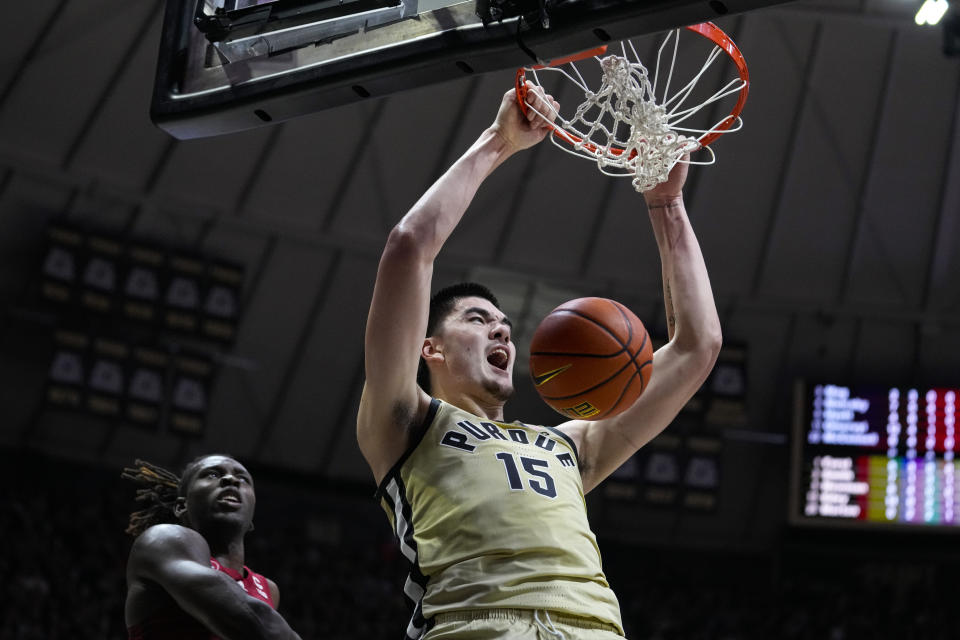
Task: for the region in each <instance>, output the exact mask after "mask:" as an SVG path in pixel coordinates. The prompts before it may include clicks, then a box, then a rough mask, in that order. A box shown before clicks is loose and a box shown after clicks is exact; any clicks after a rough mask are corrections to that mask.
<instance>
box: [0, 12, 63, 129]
mask: <svg viewBox="0 0 960 640" xmlns="http://www.w3.org/2000/svg"><path fill="white" fill-rule="evenodd" d="M68 2H69V0H60V2H58V3H57V4H56V6H54V8H53V10H52V11H51V12H50V15H48V16H47V19H46V20H45V21H44V23H43V26H42V27H40V28H39V29H38V30H37V37H36V38H34V39H33V42H32V43H30V46H29V47H27V49H26V52H25V53H24V54H23V57H22V58H20V60H19V61H18V62H16V63H14V64H12V65H11V67H10V68H12V69H15V71H14V72H13V74H11V76H10V79H9V80H7V84H6V85H4V87H3V91H2V92H0V110H2V109H3V107H4V106H5V105H6V103H7V99H8V98H9V97H10V96H11V94H12V93H13V90H14V89H15V88H16V86H17V85H18V84H20V80H21V78H23V74H24V73H25V72H26V71H27V70H28V69H29V68H30V63H31V62H33V59H34V58H36V57H37V52H38V51H40V46H41V45H42V44H43V43H44V42H45V41H46V39H47V36H48V35H49V34H50V32H51V31H53V27H54V25H55V24H56V23H57V20H58V19H59V18H60V15H61V14H62V13H63V10H64V9H65V8H66V6H67V3H68ZM13 13H15V10H12V9H11V10H10V11H9V14H8V16H7V17H8V18H9V19H11V20H12V19H13V18H12V14H13Z"/></svg>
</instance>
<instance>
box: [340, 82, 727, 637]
mask: <svg viewBox="0 0 960 640" xmlns="http://www.w3.org/2000/svg"><path fill="white" fill-rule="evenodd" d="M528 86H530V85H528ZM530 88H531V91H532V90H533V87H532V86H530ZM544 100H550V101H551V102H553V104H554V105H555V106H556V102H555V101H553V98H552V97H549V96H543V95H542V94H541V95H537V94H534V93H531V97H529V98H528V102H530V103H531V104H532V106H533V107H534V108H535V109H536V110H537V111H540V112H541V113H548V111H547V109H546V108H545V104H544V103H543V101H544ZM529 113H530V117H527V116H524V115H523V114H522V112H521V111H520V109H519V107H518V105H517V102H516V98H515V94H514V91H513V90H511V91H509V92H508V93H507V94H506V95H504V97H503V101H502V102H501V104H500V109H499V112H498V113H497V116H496V119H495V121H494V123H493V124H492V125H491V126H490V127H489V128H488V129H486V130H485V131H484V132H483V133H482V134H481V135H480V137H479V139H478V140H477V141H476V142H475V143H474V145H473V146H472V147H471V148H470V149H469V150H468V151H467V152H466V153H465V154H464V155H463V156H462V157H461V158H460V159H459V160H457V162H455V163H454V165H453V166H452V167H451V168H450V169H449V170H448V171H447V172H446V173H445V174H444V175H443V176H441V177H440V179H439V180H437V182H436V183H435V184H434V185H433V186H432V187H431V188H430V189H429V190H428V191H427V192H426V194H425V195H424V196H423V197H422V198H420V200H419V201H418V202H417V203H416V204H415V205H414V206H413V208H412V209H411V210H410V211H409V212H408V213H407V214H406V216H404V217H403V219H402V220H400V222H399V223H398V224H397V225H396V227H394V229H393V230H392V231H391V233H390V236H389V238H388V239H387V243H386V247H385V248H384V251H383V255H382V257H381V260H380V267H379V271H378V272H377V280H376V285H375V287H374V292H373V300H372V302H371V305H370V312H369V317H368V320H367V328H366V350H365V353H366V356H365V357H366V385H365V387H364V391H363V396H362V398H361V401H360V409H359V415H358V417H357V437H358V440H359V443H360V449H361V451H362V452H363V455H364V457H365V458H366V460H367V462H368V463H369V465H370V468H371V470H372V471H373V475H374V477H375V479H376V481H377V483H378V485H379V489H378V495H379V497H380V499H381V502H382V505H383V507H384V508H385V510H386V511H387V514H388V517H389V518H390V520H391V524H392V525H393V526H394V529H395V533H396V534H397V536H398V538H399V542H400V547H401V550H402V552H403V553H404V554H405V556H406V557H407V559H408V560H409V561H410V563H411V565H412V569H411V573H410V577H409V579H408V580H407V582H406V585H405V586H404V591H405V593H406V594H407V596H409V597H410V598H411V599H412V600H413V601H414V605H415V608H414V613H413V617H412V619H411V621H410V623H409V625H408V627H407V630H406V632H407V636H408V637H410V638H419V637H425V638H427V639H429V640H439V639H441V638H468V639H473V640H483V639H487V638H489V639H493V638H511V639H513V640H525V639H530V640H532V639H534V638H543V639H545V638H570V639H572V638H577V639H583V638H587V639H597V640H600V639H604V638H606V639H613V638H617V637H620V636H622V635H623V627H622V624H621V620H620V608H619V604H618V602H617V599H616V597H615V596H614V594H613V592H612V591H611V589H610V587H609V586H608V584H607V581H606V578H605V577H604V574H603V570H602V568H601V566H600V553H599V551H598V549H597V545H596V539H595V537H594V535H593V533H592V532H591V530H590V527H589V525H588V523H587V517H586V508H585V502H584V494H585V493H587V492H588V491H590V490H591V489H593V488H594V487H596V486H597V485H598V484H599V483H600V482H601V481H602V480H603V479H604V478H606V477H607V476H608V475H610V473H611V472H612V471H614V470H615V469H616V468H617V467H618V466H620V465H621V464H622V463H623V462H624V461H626V460H627V459H628V458H629V457H630V456H632V455H633V454H634V452H636V451H637V449H639V448H640V447H641V446H642V445H644V444H645V443H647V442H648V441H649V440H650V439H651V438H653V437H654V436H655V435H657V434H658V433H660V431H661V430H663V429H664V428H665V427H666V426H667V425H668V424H669V423H670V422H671V421H672V420H673V418H674V417H675V416H676V415H677V413H678V412H679V411H680V409H681V408H682V407H683V406H684V404H685V403H686V402H687V400H689V399H690V397H691V396H692V395H693V393H694V392H695V391H696V390H697V388H698V387H699V386H700V385H701V384H702V383H703V381H704V380H705V379H706V377H707V375H708V373H709V372H710V370H711V368H712V367H713V363H714V361H715V359H716V356H717V353H718V351H719V349H720V342H721V337H720V323H719V319H718V318H717V312H716V307H715V305H714V302H713V294H712V292H711V290H710V283H709V279H708V277H707V271H706V267H705V266H704V262H703V257H702V255H701V253H700V248H699V245H698V244H697V241H696V238H695V237H694V234H693V230H692V228H691V227H690V222H689V220H688V219H687V214H686V211H685V209H684V204H683V199H682V194H681V189H682V187H683V183H684V181H685V179H686V165H685V164H678V165H677V166H676V167H675V168H674V169H673V171H672V173H671V174H670V179H669V180H668V181H667V182H666V183H663V184H661V185H659V186H658V187H656V188H655V189H653V190H651V191H648V192H647V193H645V194H644V198H645V200H646V203H647V209H648V210H649V216H650V220H651V223H652V225H653V232H654V235H655V236H656V240H657V244H658V246H659V250H660V256H661V261H662V270H663V282H664V300H665V306H666V314H667V318H668V328H669V338H670V340H669V342H668V343H667V344H665V345H664V346H663V347H662V348H661V349H659V350H658V351H657V352H656V354H655V356H654V358H655V362H654V369H653V371H654V373H653V376H652V378H651V380H650V383H649V386H648V387H647V389H646V390H645V391H644V393H643V395H641V396H640V398H639V399H638V400H637V401H636V402H635V403H634V404H633V406H631V407H630V408H629V409H627V410H626V411H625V412H623V413H621V414H619V415H617V416H615V417H613V418H609V419H606V420H598V421H594V422H583V421H577V420H574V421H571V422H566V423H564V424H562V425H560V426H558V427H556V428H549V427H534V426H530V425H526V424H523V423H520V422H514V423H509V424H507V423H504V422H503V405H504V403H505V401H506V400H507V398H509V397H510V395H511V393H512V391H513V382H512V369H513V364H514V359H515V355H516V351H515V347H514V344H513V342H512V341H511V339H510V321H509V320H508V319H507V318H506V317H505V316H504V314H503V312H502V311H501V310H500V309H499V305H498V304H497V301H496V299H495V298H494V297H493V295H492V294H490V292H489V291H487V290H486V289H485V288H483V287H480V286H479V285H472V284H465V285H456V286H454V287H453V288H449V289H446V290H441V291H440V292H439V293H438V294H437V295H436V296H434V298H433V299H432V300H431V299H430V290H431V276H432V273H433V261H434V259H435V258H436V256H437V254H438V253H439V252H440V249H441V247H442V246H443V244H444V242H445V241H446V240H447V237H448V236H449V235H450V234H451V232H452V231H453V229H454V227H456V225H457V223H459V221H460V219H461V217H462V216H463V214H464V212H465V211H466V209H467V206H468V205H469V204H470V202H471V200H472V199H473V196H474V194H475V193H476V191H477V189H478V188H479V186H480V184H481V183H482V182H483V181H484V179H485V178H486V177H487V176H488V175H490V173H491V172H492V171H493V170H494V169H495V168H496V167H497V166H499V165H500V164H501V163H502V162H503V161H504V160H506V159H507V158H508V157H510V156H511V155H512V154H514V153H516V152H517V151H520V150H522V149H526V148H528V147H531V146H533V145H534V144H537V143H538V142H540V141H541V140H543V138H544V137H545V135H546V134H547V131H548V124H547V123H546V122H545V121H544V120H542V119H541V118H540V117H539V116H536V115H535V114H534V112H533V110H531V111H530V112H529ZM424 336H426V338H424ZM421 361H422V362H421ZM418 365H421V366H422V367H423V368H424V369H423V370H422V371H421V373H422V375H420V376H419V379H418V375H417V372H418Z"/></svg>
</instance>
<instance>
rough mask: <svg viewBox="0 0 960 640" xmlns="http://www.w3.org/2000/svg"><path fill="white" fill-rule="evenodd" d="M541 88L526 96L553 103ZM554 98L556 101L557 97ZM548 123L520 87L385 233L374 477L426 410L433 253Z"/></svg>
mask: <svg viewBox="0 0 960 640" xmlns="http://www.w3.org/2000/svg"><path fill="white" fill-rule="evenodd" d="M542 100H544V98H541V97H540V96H539V95H538V94H536V93H533V92H531V94H530V98H529V99H528V101H530V102H531V103H536V106H538V107H539V109H538V110H539V111H540V112H541V113H547V112H548V109H547V108H546V107H545V105H544V103H543V102H542ZM554 104H555V103H554ZM547 131H548V125H547V123H546V122H545V121H544V120H543V119H542V118H540V117H539V116H537V115H536V114H535V113H534V111H533V110H531V111H529V117H528V116H525V115H524V114H523V113H522V112H521V110H520V108H519V106H518V104H517V102H516V95H515V90H510V91H508V92H507V93H506V94H505V95H504V96H503V100H502V101H501V103H500V108H499V111H498V113H497V117H496V120H495V122H494V123H493V125H491V126H490V127H489V128H488V129H486V130H485V131H484V132H483V133H482V134H481V135H480V137H479V138H478V139H477V141H476V142H475V143H474V144H473V146H471V147H470V149H468V150H467V152H466V153H464V154H463V156H461V157H460V159H458V160H457V161H456V162H455V163H454V164H453V166H451V167H450V168H449V169H448V170H447V172H446V173H444V174H443V176H441V177H440V179H438V180H437V181H436V182H435V183H434V184H433V186H431V187H430V189H428V190H427V192H426V193H425V194H424V195H423V197H421V198H420V199H419V200H418V201H417V203H416V204H414V206H413V208H412V209H410V211H409V212H408V213H407V214H406V215H405V216H404V217H403V218H402V219H401V220H400V222H399V223H397V225H396V226H395V227H394V228H393V230H392V231H391V232H390V235H389V237H388V238H387V243H386V246H385V247H384V250H383V255H382V256H381V258H380V266H379V268H378V271H377V280H376V284H375V285H374V290H373V299H372V301H371V303H370V311H369V314H368V316H367V328H366V336H365V344H364V346H365V351H364V359H365V371H366V383H365V385H364V390H363V395H362V397H361V400H360V410H359V413H358V416H357V439H358V441H359V443H360V450H361V451H362V452H363V455H364V457H365V458H366V460H367V462H368V463H369V465H370V468H371V470H372V471H373V475H374V477H375V479H376V480H377V482H380V480H381V479H382V478H383V477H384V476H385V475H386V473H387V472H388V471H389V470H390V467H392V466H393V464H394V463H395V462H396V461H397V459H399V457H400V456H401V455H402V453H403V451H404V450H405V449H406V446H407V433H408V429H409V428H410V427H411V426H412V425H415V424H418V423H419V421H420V420H421V419H422V418H423V416H424V415H425V413H426V411H427V408H428V407H429V397H428V396H427V394H426V393H425V392H424V391H423V390H421V389H420V388H419V387H418V386H417V381H416V375H417V365H418V363H419V359H420V350H421V348H422V346H423V342H424V334H425V332H426V328H427V314H428V306H429V300H430V285H431V277H432V275H433V261H434V259H435V258H436V256H437V254H438V253H439V252H440V249H441V248H442V247H443V244H444V242H446V240H447V238H448V237H449V236H450V234H451V233H452V232H453V230H454V228H455V227H456V226H457V223H459V222H460V219H461V217H463V214H464V212H465V211H466V209H467V207H468V206H469V204H470V202H471V201H472V200H473V197H474V195H475V194H476V192H477V189H478V188H479V187H480V184H481V183H482V182H483V181H484V179H486V177H487V176H488V175H490V173H491V172H492V171H493V170H494V169H495V168H496V167H498V166H499V165H500V164H501V163H502V162H503V161H504V160H506V159H507V158H508V157H510V156H511V155H512V154H513V153H515V152H517V151H519V150H521V149H525V148H527V147H530V146H532V145H534V144H536V143H537V142H539V141H541V140H542V139H543V138H544V136H545V135H546V133H547Z"/></svg>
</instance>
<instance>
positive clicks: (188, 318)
mask: <svg viewBox="0 0 960 640" xmlns="http://www.w3.org/2000/svg"><path fill="white" fill-rule="evenodd" d="M169 266H170V268H169V272H168V276H169V277H168V280H167V283H166V288H165V291H164V295H163V305H164V312H163V324H164V326H165V327H166V328H167V329H170V330H172V331H177V332H180V333H189V334H195V333H197V332H198V330H199V328H200V302H201V296H202V290H201V286H202V281H203V277H204V271H205V267H204V264H203V261H202V260H199V259H196V258H193V257H189V256H185V255H182V254H178V255H174V256H171V258H170V261H169Z"/></svg>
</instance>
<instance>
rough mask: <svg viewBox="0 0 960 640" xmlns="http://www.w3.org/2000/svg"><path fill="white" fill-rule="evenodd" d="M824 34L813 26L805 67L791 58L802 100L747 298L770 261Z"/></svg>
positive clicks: (757, 287)
mask: <svg viewBox="0 0 960 640" xmlns="http://www.w3.org/2000/svg"><path fill="white" fill-rule="evenodd" d="M777 27H778V28H779V30H780V31H781V35H782V36H783V41H784V44H787V45H788V44H789V42H790V39H789V38H788V37H787V35H788V34H786V33H783V26H782V25H781V24H779V23H777ZM822 33H823V23H822V22H817V24H816V27H814V32H813V38H812V42H811V44H810V51H811V53H810V55H809V56H807V57H806V64H805V65H803V66H802V67H801V56H799V55H797V54H796V53H795V52H794V53H795V55H794V60H793V62H794V65H795V66H796V68H797V69H802V71H801V78H802V79H803V81H802V83H801V85H800V86H801V87H802V97H801V99H800V100H798V101H797V109H796V111H794V112H793V118H792V119H791V122H790V124H789V128H790V138H789V140H788V141H787V146H786V150H787V152H786V153H787V155H786V158H785V159H784V160H783V162H782V163H781V165H780V176H779V177H778V178H777V187H776V190H775V191H774V194H775V195H774V199H773V202H774V205H773V207H772V209H771V212H770V215H769V216H768V218H767V224H766V227H765V228H764V232H763V236H762V238H763V241H762V243H761V245H760V247H761V249H760V257H759V259H758V260H757V264H756V265H755V266H754V268H753V283H752V285H751V287H750V296H751V297H754V298H755V297H757V295H758V294H759V292H760V285H761V284H762V282H763V274H764V272H765V270H766V267H767V263H768V262H769V260H770V252H771V251H772V249H771V242H770V241H771V239H772V238H773V232H774V230H775V229H776V227H777V223H778V222H779V219H780V215H781V212H782V211H783V202H784V198H785V192H786V185H787V180H788V179H789V177H790V175H792V173H793V158H794V150H795V148H796V144H797V138H798V137H799V135H800V122H801V121H802V119H803V115H804V113H805V111H806V108H807V105H808V103H809V101H810V92H811V85H812V83H811V82H810V79H811V77H812V75H813V70H814V69H815V68H816V63H817V60H818V59H819V57H820V38H821V36H822Z"/></svg>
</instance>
